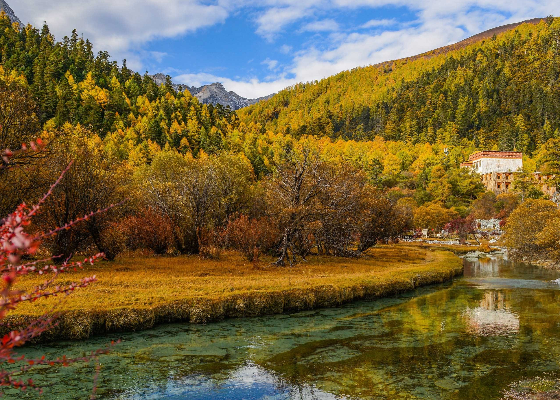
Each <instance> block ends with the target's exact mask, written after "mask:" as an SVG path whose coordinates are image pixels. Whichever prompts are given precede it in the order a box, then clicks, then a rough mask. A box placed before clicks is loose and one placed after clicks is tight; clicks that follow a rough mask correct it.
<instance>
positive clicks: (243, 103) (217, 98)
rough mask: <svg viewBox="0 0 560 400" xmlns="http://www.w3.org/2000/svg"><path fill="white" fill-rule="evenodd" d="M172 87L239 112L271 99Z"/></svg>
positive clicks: (159, 78) (157, 78)
mask: <svg viewBox="0 0 560 400" xmlns="http://www.w3.org/2000/svg"><path fill="white" fill-rule="evenodd" d="M0 1H2V0H0ZM166 78H167V77H166V76H165V75H164V74H162V73H159V74H155V75H152V79H153V80H154V82H155V83H156V84H158V85H161V84H163V83H165V82H166ZM173 87H174V88H175V90H178V91H182V90H185V89H186V90H188V91H189V92H190V93H191V94H192V95H193V96H194V97H196V98H197V99H198V101H200V102H201V103H203V104H213V105H216V104H221V105H222V106H224V107H229V108H231V109H232V110H239V109H240V108H243V107H248V106H250V105H251V104H255V103H257V102H259V101H261V100H266V99H269V98H270V97H272V95H270V96H266V97H261V98H258V99H246V98H245V97H241V96H240V95H238V94H237V93H235V92H232V91H229V92H228V91H227V90H226V88H225V87H224V85H223V84H222V83H221V82H214V83H211V84H210V85H204V86H201V87H194V86H188V85H178V84H173Z"/></svg>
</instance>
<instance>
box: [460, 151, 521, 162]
mask: <svg viewBox="0 0 560 400" xmlns="http://www.w3.org/2000/svg"><path fill="white" fill-rule="evenodd" d="M481 158H505V159H519V160H522V159H523V153H522V152H520V151H479V152H477V153H473V154H471V155H470V157H469V162H473V161H476V160H480V159H481Z"/></svg>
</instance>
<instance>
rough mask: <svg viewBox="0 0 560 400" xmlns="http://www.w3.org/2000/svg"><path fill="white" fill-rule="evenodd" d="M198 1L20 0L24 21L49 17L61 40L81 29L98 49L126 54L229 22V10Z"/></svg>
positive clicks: (18, 7)
mask: <svg viewBox="0 0 560 400" xmlns="http://www.w3.org/2000/svg"><path fill="white" fill-rule="evenodd" d="M205 3H206V2H203V1H199V0H80V1H75V0H57V1H52V0H18V2H17V4H15V7H13V8H15V10H14V11H15V12H16V13H17V15H18V16H19V17H20V19H21V20H22V21H24V22H30V23H32V24H34V25H35V26H41V25H42V24H43V22H44V21H47V22H48V24H49V28H50V29H51V32H52V33H53V34H54V35H55V36H56V38H57V39H62V37H63V36H65V35H69V34H70V32H71V31H72V29H74V28H77V29H78V31H79V32H80V33H83V34H84V36H85V37H87V38H89V39H90V40H91V41H92V42H93V43H94V45H95V47H96V49H103V50H106V51H109V53H110V54H111V55H113V56H116V57H118V56H119V55H122V56H125V55H127V53H128V52H129V51H130V50H134V49H137V48H139V47H140V46H141V45H143V44H145V43H146V42H148V41H150V40H154V39H156V38H172V37H177V36H180V35H183V34H186V33H189V32H194V31H196V30H198V29H201V28H204V27H208V26H211V25H215V24H217V23H221V22H224V21H225V19H226V18H227V16H228V13H229V11H228V9H227V8H226V7H225V6H222V5H220V4H205Z"/></svg>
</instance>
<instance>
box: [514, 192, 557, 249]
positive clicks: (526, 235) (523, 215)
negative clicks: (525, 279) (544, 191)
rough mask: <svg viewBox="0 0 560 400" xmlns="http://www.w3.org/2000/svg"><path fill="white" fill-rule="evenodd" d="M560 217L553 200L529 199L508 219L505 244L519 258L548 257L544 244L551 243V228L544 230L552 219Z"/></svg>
mask: <svg viewBox="0 0 560 400" xmlns="http://www.w3.org/2000/svg"><path fill="white" fill-rule="evenodd" d="M559 217H560V211H559V210H558V208H557V207H556V204H554V203H553V202H551V201H548V200H535V199H528V200H526V201H525V202H524V203H522V204H521V205H520V206H519V207H517V208H516V209H515V211H513V212H512V213H511V215H510V217H509V219H508V222H507V224H506V226H505V227H504V230H505V236H504V240H505V244H506V246H507V247H508V248H509V249H510V250H511V254H512V255H513V256H514V257H517V258H528V257H541V256H544V257H545V258H546V254H543V253H546V251H545V249H546V247H543V246H542V244H543V243H544V244H548V243H550V238H551V237H552V238H554V235H549V230H548V228H547V232H545V233H543V234H542V235H541V233H542V232H543V230H544V229H545V228H546V227H547V225H549V224H550V223H551V222H552V221H555V220H557V219H558V218H559Z"/></svg>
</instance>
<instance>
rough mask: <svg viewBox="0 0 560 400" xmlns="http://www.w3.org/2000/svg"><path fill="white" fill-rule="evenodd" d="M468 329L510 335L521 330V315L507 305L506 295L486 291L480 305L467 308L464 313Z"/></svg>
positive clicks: (477, 333)
mask: <svg viewBox="0 0 560 400" xmlns="http://www.w3.org/2000/svg"><path fill="white" fill-rule="evenodd" d="M464 315H465V318H466V320H467V331H468V332H470V333H472V334H476V335H480V336H490V335H510V334H515V333H517V332H519V316H517V315H516V314H515V313H513V312H511V311H510V310H509V308H508V307H507V305H506V295H505V293H503V292H498V291H486V292H485V293H484V298H483V299H482V300H481V301H480V306H479V307H476V308H472V309H471V308H467V310H466V311H465V313H464Z"/></svg>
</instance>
